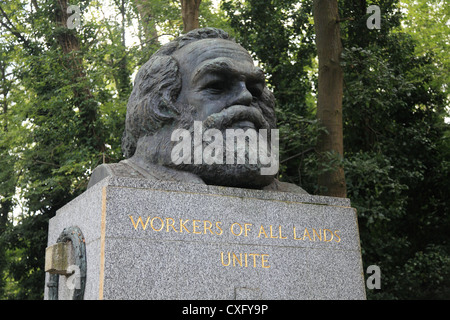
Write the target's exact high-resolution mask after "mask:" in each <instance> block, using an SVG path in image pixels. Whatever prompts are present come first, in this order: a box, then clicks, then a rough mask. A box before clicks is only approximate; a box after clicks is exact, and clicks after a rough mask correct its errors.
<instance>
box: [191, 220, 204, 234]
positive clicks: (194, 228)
mask: <svg viewBox="0 0 450 320" xmlns="http://www.w3.org/2000/svg"><path fill="white" fill-rule="evenodd" d="M197 222H200V220H192V233H195V234H202V232H201V231H198V230H197V228H200V226H198V225H197Z"/></svg>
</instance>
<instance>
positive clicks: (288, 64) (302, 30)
mask: <svg viewBox="0 0 450 320" xmlns="http://www.w3.org/2000/svg"><path fill="white" fill-rule="evenodd" d="M431 2H433V5H432V7H431V9H432V11H431V12H430V16H431V17H435V19H434V20H433V22H430V21H428V20H429V16H428V13H427V11H426V10H428V9H427V8H426V6H425V3H426V4H427V5H430V4H431ZM431 2H430V1H425V0H424V1H405V2H404V3H406V4H407V7H408V9H409V11H408V15H407V16H406V17H402V12H401V10H400V8H399V1H398V0H389V1H377V0H373V1H358V0H340V1H339V10H340V18H341V20H342V21H341V22H340V26H341V38H342V43H343V46H344V52H343V55H342V60H341V64H342V67H343V69H344V95H343V112H344V117H343V118H344V151H345V156H344V160H343V165H344V168H345V175H346V183H347V189H348V197H349V198H350V199H351V201H352V206H354V207H355V208H356V209H357V212H358V220H359V227H360V236H361V244H362V254H363V263H364V266H365V267H367V266H369V265H372V264H375V265H378V266H379V267H380V268H381V272H382V278H381V279H382V280H381V281H382V289H381V290H379V291H378V290H368V292H367V294H368V297H369V298H370V299H419V298H448V294H449V284H448V281H447V280H446V279H447V278H448V276H447V275H448V259H449V254H450V245H449V240H450V239H449V235H448V230H449V228H450V221H449V209H448V207H449V206H448V195H449V194H450V189H449V188H450V183H449V181H450V179H449V160H448V159H449V152H450V148H449V125H448V124H446V123H445V122H444V118H445V117H446V116H448V115H447V110H446V104H445V101H446V97H447V93H446V85H447V83H448V81H445V79H446V78H445V77H448V72H447V73H446V72H445V71H444V73H442V71H443V70H446V69H448V68H445V63H446V59H447V58H448V54H447V53H446V52H447V51H448V50H446V47H447V46H448V43H446V42H445V39H447V35H448V32H446V31H445V30H446V29H447V28H448V26H446V25H445V23H443V24H444V25H442V24H441V23H439V22H442V21H446V19H447V18H446V16H447V15H448V13H447V12H446V11H445V10H444V8H448V5H447V6H445V4H444V3H443V1H431ZM372 4H374V5H378V6H380V9H381V15H382V17H381V18H382V21H381V29H380V30H369V29H368V28H367V27H366V20H367V18H368V16H369V14H367V12H366V9H367V7H368V6H369V5H372ZM310 6H311V1H289V0H285V1H270V2H269V1H251V0H249V1H238V0H234V1H231V0H228V1H223V5H222V7H223V8H224V9H225V10H226V11H227V14H228V16H229V19H230V23H231V25H232V26H233V28H235V30H236V32H237V33H238V34H239V36H238V37H237V38H238V39H239V41H241V42H242V43H243V44H244V46H246V47H247V48H248V49H250V50H251V51H252V52H254V57H255V59H256V60H257V61H259V62H260V63H261V64H262V65H263V66H264V68H265V69H266V70H267V72H268V74H269V85H270V87H271V88H272V89H273V92H274V94H275V96H276V98H277V100H278V108H277V115H278V125H279V127H280V141H281V144H280V149H281V155H280V159H281V178H282V179H283V180H285V181H290V182H295V183H297V184H299V185H301V186H302V187H304V188H305V189H306V190H307V191H309V192H311V193H316V192H317V191H318V190H317V186H316V177H317V176H318V174H319V173H320V171H319V169H318V168H319V166H318V164H319V162H318V161H319V158H318V157H317V154H316V152H315V149H314V146H315V139H317V135H318V133H319V132H320V131H321V128H320V127H318V126H317V123H315V122H314V120H313V119H314V118H315V110H314V106H315V95H314V93H315V92H314V88H315V86H316V81H315V76H314V74H315V73H316V72H317V66H316V65H315V52H314V35H313V29H312V26H313V21H312V19H311V12H310V9H311V8H310ZM402 27H403V28H404V30H405V31H406V32H410V33H411V34H408V33H404V32H402V29H401V28H402ZM425 29H426V32H424V33H422V34H419V33H418V32H416V31H419V30H425ZM427 34H430V35H434V36H430V37H429V38H427V39H425V38H426V35H427ZM447 42H448V41H447ZM427 48H430V50H428V49H427ZM447 60H448V59H447ZM311 83H312V84H313V86H311ZM283 159H284V160H285V161H283ZM286 160H287V161H286ZM326 161H327V164H328V165H327V164H325V165H323V164H321V166H320V167H321V168H322V169H323V170H327V168H329V167H331V165H330V164H332V163H333V162H336V161H342V159H338V158H337V157H336V156H334V155H333V154H329V155H328V157H327V160H326Z"/></svg>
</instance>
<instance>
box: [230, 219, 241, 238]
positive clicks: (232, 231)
mask: <svg viewBox="0 0 450 320" xmlns="http://www.w3.org/2000/svg"><path fill="white" fill-rule="evenodd" d="M235 225H238V226H239V233H238V234H236V233H234V230H233V229H234V228H233V226H235ZM230 230H231V233H232V234H234V235H235V236H240V235H241V234H242V226H241V225H240V224H239V223H237V222H235V223H233V224H232V225H231V227H230Z"/></svg>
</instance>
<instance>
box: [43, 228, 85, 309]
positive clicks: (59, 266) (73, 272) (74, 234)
mask: <svg viewBox="0 0 450 320" xmlns="http://www.w3.org/2000/svg"><path fill="white" fill-rule="evenodd" d="M45 272H48V273H50V279H49V281H48V283H47V287H48V288H49V295H48V296H49V300H58V290H59V276H60V275H63V276H73V277H76V279H74V280H75V284H74V286H73V289H74V292H73V296H72V299H73V300H82V299H83V297H84V288H85V285H86V245H85V240H84V237H83V234H82V232H81V230H80V229H79V228H78V227H68V228H65V229H64V230H63V232H62V233H61V235H60V236H59V238H58V240H57V241H56V244H54V245H51V246H49V247H47V249H46V250H45Z"/></svg>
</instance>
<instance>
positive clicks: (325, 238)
mask: <svg viewBox="0 0 450 320" xmlns="http://www.w3.org/2000/svg"><path fill="white" fill-rule="evenodd" d="M326 231H328V232H329V233H330V235H331V238H330V239H327V233H326ZM332 240H333V232H332V231H331V230H330V229H323V241H325V242H331V241H332Z"/></svg>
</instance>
